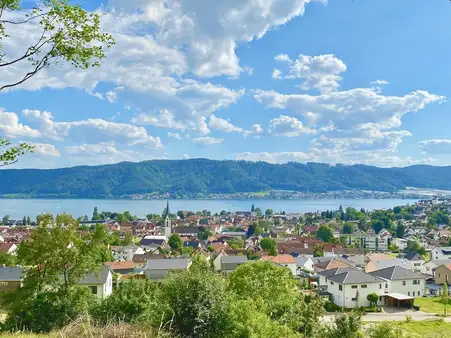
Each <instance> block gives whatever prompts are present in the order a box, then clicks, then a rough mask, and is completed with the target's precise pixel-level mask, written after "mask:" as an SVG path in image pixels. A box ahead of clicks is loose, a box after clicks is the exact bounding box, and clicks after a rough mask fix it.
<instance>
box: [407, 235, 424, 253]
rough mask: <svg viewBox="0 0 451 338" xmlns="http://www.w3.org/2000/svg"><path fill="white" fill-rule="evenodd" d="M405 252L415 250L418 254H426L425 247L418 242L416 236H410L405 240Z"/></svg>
mask: <svg viewBox="0 0 451 338" xmlns="http://www.w3.org/2000/svg"><path fill="white" fill-rule="evenodd" d="M404 251H405V252H417V253H419V254H420V255H425V254H426V249H425V248H424V247H423V246H422V245H421V244H420V241H419V240H418V239H417V238H412V239H409V240H408V241H407V246H406V248H405V249H404Z"/></svg>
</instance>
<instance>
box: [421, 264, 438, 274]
mask: <svg viewBox="0 0 451 338" xmlns="http://www.w3.org/2000/svg"><path fill="white" fill-rule="evenodd" d="M436 267H437V265H436V264H435V263H432V262H430V261H429V262H427V263H424V265H423V266H422V267H421V273H424V274H425V275H430V276H432V275H433V270H434V269H435V268H436Z"/></svg>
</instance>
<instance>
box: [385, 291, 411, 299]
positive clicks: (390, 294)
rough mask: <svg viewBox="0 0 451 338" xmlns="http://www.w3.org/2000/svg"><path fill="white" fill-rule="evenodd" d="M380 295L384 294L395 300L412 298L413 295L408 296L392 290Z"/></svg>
mask: <svg viewBox="0 0 451 338" xmlns="http://www.w3.org/2000/svg"><path fill="white" fill-rule="evenodd" d="M381 296H385V297H391V298H394V299H397V300H406V299H414V297H410V296H406V295H404V294H402V293H398V292H393V293H384V294H383V295H381Z"/></svg>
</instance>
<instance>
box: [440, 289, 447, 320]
mask: <svg viewBox="0 0 451 338" xmlns="http://www.w3.org/2000/svg"><path fill="white" fill-rule="evenodd" d="M440 297H441V299H440V300H441V302H442V304H443V314H444V315H445V316H446V314H447V310H448V300H449V296H448V284H447V283H443V286H442V294H441V296H440Z"/></svg>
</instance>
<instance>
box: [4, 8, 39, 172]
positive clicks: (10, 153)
mask: <svg viewBox="0 0 451 338" xmlns="http://www.w3.org/2000/svg"><path fill="white" fill-rule="evenodd" d="M0 18H1V15H0ZM1 27H2V26H1V20H0V41H1V35H2V34H1ZM1 46H2V45H1V44H0V65H1V56H2V53H1ZM0 90H1V89H0ZM33 151H34V147H33V146H31V145H28V144H26V143H20V144H19V145H15V146H13V145H12V144H11V141H9V140H5V139H3V138H1V137H0V168H1V167H4V166H7V165H10V164H13V163H16V162H17V160H18V158H19V157H20V156H22V155H24V154H26V153H29V152H30V153H32V152H33Z"/></svg>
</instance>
